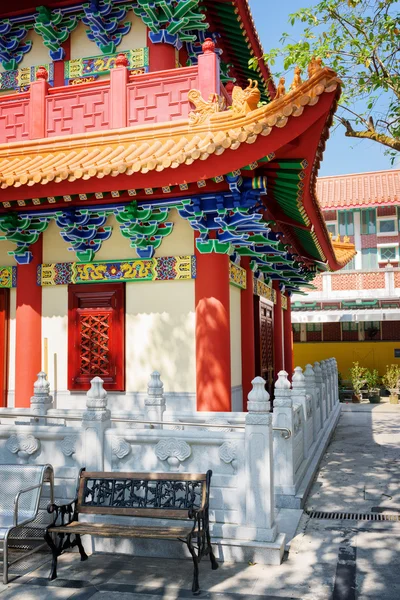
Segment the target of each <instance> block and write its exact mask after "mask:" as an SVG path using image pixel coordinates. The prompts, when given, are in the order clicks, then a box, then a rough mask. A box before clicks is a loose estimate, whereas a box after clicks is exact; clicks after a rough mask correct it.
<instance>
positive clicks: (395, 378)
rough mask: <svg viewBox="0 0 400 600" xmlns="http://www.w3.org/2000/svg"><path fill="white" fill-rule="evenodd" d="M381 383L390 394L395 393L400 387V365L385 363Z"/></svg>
mask: <svg viewBox="0 0 400 600" xmlns="http://www.w3.org/2000/svg"><path fill="white" fill-rule="evenodd" d="M382 383H383V385H384V386H385V388H386V389H387V390H389V392H390V393H391V394H396V393H397V392H398V390H399V387H400V365H386V373H385V374H384V376H383V377H382Z"/></svg>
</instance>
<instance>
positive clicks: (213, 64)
mask: <svg viewBox="0 0 400 600" xmlns="http://www.w3.org/2000/svg"><path fill="white" fill-rule="evenodd" d="M202 50H203V53H202V54H199V58H198V73H199V91H200V93H201V95H202V97H203V99H204V100H205V101H206V102H207V101H208V100H209V99H210V97H212V96H213V95H214V94H220V93H221V82H220V66H219V54H218V52H217V51H216V49H215V44H214V42H213V41H212V39H210V38H207V39H206V40H205V42H204V43H203V46H202Z"/></svg>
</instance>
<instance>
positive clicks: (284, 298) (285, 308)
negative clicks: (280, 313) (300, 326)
mask: <svg viewBox="0 0 400 600" xmlns="http://www.w3.org/2000/svg"><path fill="white" fill-rule="evenodd" d="M281 302H282V308H283V310H287V297H286V296H285V294H282V293H281Z"/></svg>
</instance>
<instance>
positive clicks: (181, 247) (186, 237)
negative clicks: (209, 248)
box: [155, 208, 194, 256]
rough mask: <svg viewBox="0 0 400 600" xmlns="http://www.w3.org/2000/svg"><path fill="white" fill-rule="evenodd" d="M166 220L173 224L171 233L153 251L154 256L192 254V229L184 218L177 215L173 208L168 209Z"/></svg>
mask: <svg viewBox="0 0 400 600" xmlns="http://www.w3.org/2000/svg"><path fill="white" fill-rule="evenodd" d="M168 222H172V223H173V224H174V228H173V230H172V233H170V235H168V236H167V237H166V238H164V240H163V241H162V243H161V246H160V247H159V248H157V250H156V251H155V256H186V255H192V254H194V231H193V229H192V228H191V226H190V225H189V223H188V221H186V219H182V217H180V216H179V213H178V211H177V210H176V209H175V208H173V209H172V210H170V211H169V215H168Z"/></svg>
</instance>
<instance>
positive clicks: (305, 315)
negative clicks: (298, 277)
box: [292, 169, 400, 379]
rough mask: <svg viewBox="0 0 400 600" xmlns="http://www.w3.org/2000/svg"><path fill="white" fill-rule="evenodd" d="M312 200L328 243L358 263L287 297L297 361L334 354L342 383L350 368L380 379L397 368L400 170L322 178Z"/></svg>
mask: <svg viewBox="0 0 400 600" xmlns="http://www.w3.org/2000/svg"><path fill="white" fill-rule="evenodd" d="M317 193H318V199H319V202H320V205H321V208H322V214H323V216H324V219H325V222H326V226H327V228H328V230H329V231H330V233H331V235H332V237H333V239H335V240H339V239H341V240H342V243H343V242H346V243H351V244H354V246H355V249H356V255H355V256H354V258H353V259H352V260H351V261H350V262H349V263H348V264H347V265H346V266H345V268H344V270H343V271H342V272H341V273H324V274H320V275H317V277H316V278H315V279H314V286H315V289H313V290H309V291H308V293H307V296H298V297H293V299H292V300H293V302H292V309H293V314H292V321H293V336H294V342H295V344H294V347H295V360H296V362H298V361H300V362H304V361H305V362H312V361H313V360H317V358H316V357H318V360H320V359H324V358H325V356H324V355H325V353H326V354H327V356H330V355H331V354H330V353H332V352H333V353H334V355H335V356H337V361H338V367H339V371H340V372H341V373H342V376H343V378H344V379H347V378H348V372H349V369H350V367H351V366H352V363H353V362H355V361H360V364H362V365H363V366H366V367H368V368H369V369H377V370H378V372H379V374H380V375H383V374H384V372H385V371H386V365H390V364H398V363H399V361H400V348H399V340H400V268H399V267H400V258H399V243H400V234H399V231H400V170H398V169H393V170H390V171H378V172H375V173H359V174H354V175H342V176H336V177H321V178H319V179H318V183H317ZM343 342H345V343H343ZM339 344H340V348H339Z"/></svg>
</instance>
